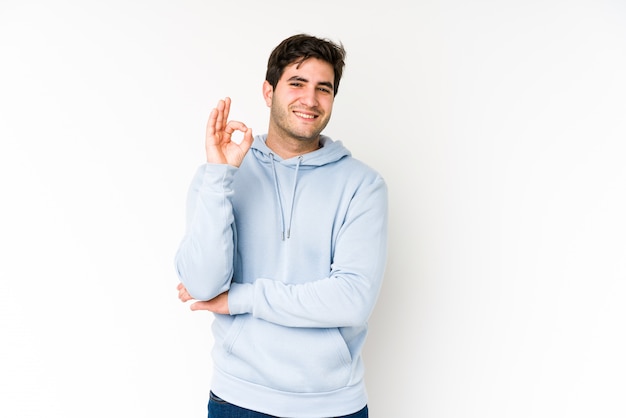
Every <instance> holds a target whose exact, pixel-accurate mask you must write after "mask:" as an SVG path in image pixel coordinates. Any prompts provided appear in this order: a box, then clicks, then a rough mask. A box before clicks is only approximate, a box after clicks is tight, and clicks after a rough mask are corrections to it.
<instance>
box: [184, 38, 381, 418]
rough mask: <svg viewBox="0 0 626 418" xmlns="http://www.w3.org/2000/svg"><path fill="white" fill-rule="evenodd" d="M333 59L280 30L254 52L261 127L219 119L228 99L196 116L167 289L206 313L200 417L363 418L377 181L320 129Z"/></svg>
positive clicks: (376, 261) (377, 277)
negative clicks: (200, 139)
mask: <svg viewBox="0 0 626 418" xmlns="http://www.w3.org/2000/svg"><path fill="white" fill-rule="evenodd" d="M344 59H345V50H344V48H343V46H342V45H340V44H339V45H338V44H335V43H333V42H331V41H329V40H326V39H320V38H317V37H313V36H309V35H305V34H299V35H294V36H291V37H289V38H287V39H285V40H284V41H282V42H281V43H280V44H279V45H278V46H277V47H276V48H275V49H274V50H273V52H272V53H271V55H270V57H269V60H268V66H267V73H266V81H265V82H264V83H263V96H264V98H265V101H266V103H267V106H268V107H270V110H271V111H270V119H269V129H268V132H267V134H265V135H260V136H256V137H253V135H252V130H251V129H250V128H248V127H246V125H245V124H243V123H242V122H238V121H229V120H228V114H229V111H230V106H231V101H230V99H229V98H226V99H224V100H220V101H219V103H218V105H217V107H216V108H215V109H213V110H212V112H211V114H210V115H209V120H208V124H207V130H206V156H207V163H206V164H204V165H202V166H201V167H200V168H199V169H198V171H197V173H196V175H195V177H194V179H193V181H192V184H191V187H190V189H189V194H188V200H187V229H186V233H185V236H184V238H183V240H182V242H181V244H180V248H179V249H178V251H177V254H176V260H175V261H176V262H175V264H176V269H177V272H178V275H179V277H180V280H181V283H180V284H179V285H178V291H179V298H180V299H181V300H182V301H183V302H186V301H189V300H192V299H194V300H197V301H196V302H194V303H192V304H191V309H192V310H208V311H211V312H213V313H215V317H214V320H213V324H212V331H213V336H214V340H215V344H214V347H213V350H212V356H213V361H214V368H213V378H212V383H211V394H210V399H209V407H208V410H209V412H208V414H209V417H210V418H221V417H268V416H278V417H303V418H304V417H315V418H321V417H339V416H349V417H359V418H360V417H367V413H368V412H367V394H366V389H365V384H364V379H363V375H364V368H363V359H362V357H361V349H362V347H363V343H364V341H365V336H366V333H367V321H368V318H369V316H370V314H371V312H372V310H373V308H374V304H375V302H376V299H377V296H378V293H379V289H380V286H381V282H382V279H383V273H384V268H385V262H386V245H387V188H386V185H385V182H384V180H383V179H382V178H381V176H380V175H379V174H378V173H377V172H375V171H374V170H372V169H371V168H369V167H368V166H366V165H365V164H363V163H362V162H360V161H357V160H356V159H355V158H352V157H351V155H350V152H349V151H348V150H347V149H346V148H345V147H344V146H343V145H342V143H341V142H339V141H333V140H331V139H330V138H329V137H327V136H325V135H322V134H321V132H322V130H323V129H324V128H325V127H326V125H327V124H328V121H329V120H330V116H331V113H332V107H333V102H334V99H335V96H336V94H337V91H338V87H339V81H340V80H341V75H342V72H343V67H344ZM235 131H240V132H242V133H243V139H242V140H241V141H239V142H235V141H232V140H231V138H232V135H233V133H234V132H235Z"/></svg>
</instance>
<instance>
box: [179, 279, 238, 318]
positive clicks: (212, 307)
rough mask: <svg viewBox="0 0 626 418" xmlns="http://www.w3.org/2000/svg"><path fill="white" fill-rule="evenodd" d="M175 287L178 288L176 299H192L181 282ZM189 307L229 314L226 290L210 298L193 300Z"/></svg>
mask: <svg viewBox="0 0 626 418" xmlns="http://www.w3.org/2000/svg"><path fill="white" fill-rule="evenodd" d="M176 289H177V290H178V299H180V300H181V301H182V302H187V301H190V300H192V299H193V298H192V297H191V295H190V294H189V292H187V289H186V288H185V286H183V284H182V283H178V286H176ZM190 308H191V310H192V311H209V312H213V313H216V314H222V315H230V311H229V310H228V291H226V292H224V293H222V294H220V295H217V296H216V297H214V298H213V299H211V300H207V301H198V302H194V303H192V304H191V306H190Z"/></svg>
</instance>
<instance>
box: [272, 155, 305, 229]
mask: <svg viewBox="0 0 626 418" xmlns="http://www.w3.org/2000/svg"><path fill="white" fill-rule="evenodd" d="M270 161H271V162H272V173H273V175H274V190H275V191H276V200H278V207H279V208H280V221H281V228H282V231H281V239H282V240H283V241H284V240H285V211H284V209H283V201H282V199H281V198H280V185H279V183H278V174H277V173H276V165H275V164H274V154H270ZM301 162H302V156H299V157H298V163H297V164H296V170H295V173H294V176H293V187H292V189H291V202H290V208H289V221H288V224H287V237H286V238H287V239H289V238H290V237H291V220H292V219H293V210H294V206H295V205H294V203H295V200H296V184H297V182H298V170H299V169H300V163H301Z"/></svg>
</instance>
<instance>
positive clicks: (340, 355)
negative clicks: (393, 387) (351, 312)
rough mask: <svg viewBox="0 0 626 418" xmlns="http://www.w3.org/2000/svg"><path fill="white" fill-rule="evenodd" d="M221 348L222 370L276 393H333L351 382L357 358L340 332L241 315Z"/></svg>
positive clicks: (234, 322) (233, 324) (220, 361)
mask: <svg viewBox="0 0 626 418" xmlns="http://www.w3.org/2000/svg"><path fill="white" fill-rule="evenodd" d="M221 348H222V350H224V352H223V354H224V356H221V357H219V358H218V359H217V360H218V363H219V364H218V367H219V368H220V369H222V370H223V371H225V372H227V373H229V374H231V375H233V376H235V377H237V378H239V379H242V380H246V381H248V382H251V383H254V384H258V385H262V386H266V387H269V388H272V389H275V390H279V391H286V392H298V393H313V392H329V391H333V390H337V389H339V388H342V387H344V386H346V385H347V384H348V382H349V381H350V371H351V363H352V358H351V355H350V351H349V350H348V346H347V345H346V342H345V341H344V339H343V337H342V336H341V333H340V332H339V329H337V328H289V327H283V326H280V325H275V324H272V323H269V322H266V321H263V320H261V319H257V318H253V317H252V316H250V315H239V316H237V317H236V319H235V321H233V323H232V325H231V327H230V329H229V330H228V332H227V334H226V335H225V338H224V340H223V341H222V344H221Z"/></svg>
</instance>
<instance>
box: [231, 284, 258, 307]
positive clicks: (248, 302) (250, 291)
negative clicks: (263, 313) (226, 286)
mask: <svg viewBox="0 0 626 418" xmlns="http://www.w3.org/2000/svg"><path fill="white" fill-rule="evenodd" d="M253 298H254V285H253V284H251V283H245V284H242V283H231V285H230V290H229V291H228V310H229V311H230V314H231V315H241V314H246V313H252V300H253Z"/></svg>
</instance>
